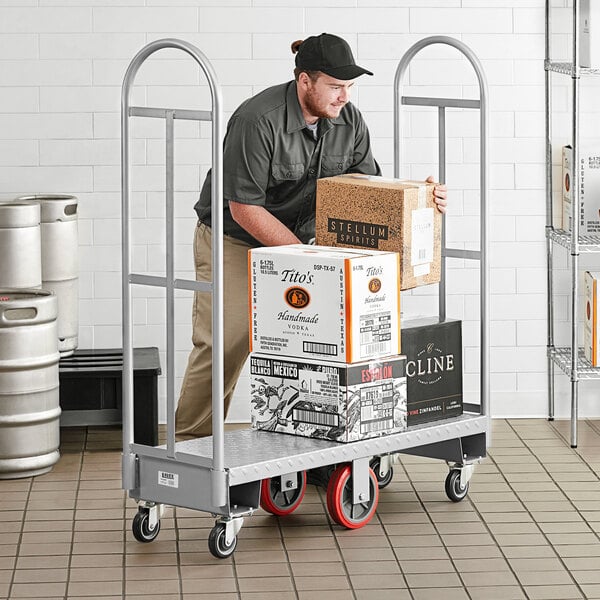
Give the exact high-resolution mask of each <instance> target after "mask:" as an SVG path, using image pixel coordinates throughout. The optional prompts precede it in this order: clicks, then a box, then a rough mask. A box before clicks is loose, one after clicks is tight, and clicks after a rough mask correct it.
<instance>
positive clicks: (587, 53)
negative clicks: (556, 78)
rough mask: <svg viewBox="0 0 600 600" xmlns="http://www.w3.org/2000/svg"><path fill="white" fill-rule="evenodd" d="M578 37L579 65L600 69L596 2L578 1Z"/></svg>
mask: <svg viewBox="0 0 600 600" xmlns="http://www.w3.org/2000/svg"><path fill="white" fill-rule="evenodd" d="M594 33H595V35H594ZM579 36H580V37H579V64H580V65H581V66H582V67H588V68H600V39H599V38H600V4H598V2H597V0H580V4H579Z"/></svg>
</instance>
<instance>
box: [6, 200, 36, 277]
mask: <svg viewBox="0 0 600 600" xmlns="http://www.w3.org/2000/svg"><path fill="white" fill-rule="evenodd" d="M40 240H41V233H40V207H39V206H38V205H36V204H31V203H28V202H20V201H17V202H10V203H4V202H2V203H0V286H2V287H6V288H37V287H40V286H41V285H42V266H41V241H40Z"/></svg>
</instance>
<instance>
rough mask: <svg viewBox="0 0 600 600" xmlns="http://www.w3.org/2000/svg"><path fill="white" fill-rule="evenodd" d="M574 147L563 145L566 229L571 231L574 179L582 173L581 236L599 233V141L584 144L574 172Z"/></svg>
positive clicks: (580, 189)
mask: <svg viewBox="0 0 600 600" xmlns="http://www.w3.org/2000/svg"><path fill="white" fill-rule="evenodd" d="M574 168H575V166H574V165H573V155H572V148H571V146H564V147H563V177H562V179H563V183H562V188H563V193H562V197H563V229H564V230H565V231H572V230H573V227H572V223H571V203H572V198H573V189H572V188H573V179H574V177H575V176H576V175H577V176H579V185H580V187H579V235H591V236H600V142H599V143H598V144H596V145H595V146H590V145H582V146H581V147H580V149H579V166H578V171H577V173H575V172H574Z"/></svg>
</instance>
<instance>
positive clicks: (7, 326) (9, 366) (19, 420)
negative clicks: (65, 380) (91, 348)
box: [0, 288, 60, 479]
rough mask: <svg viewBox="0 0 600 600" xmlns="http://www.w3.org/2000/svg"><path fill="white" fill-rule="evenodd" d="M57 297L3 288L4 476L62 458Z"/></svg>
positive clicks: (0, 400)
mask: <svg viewBox="0 0 600 600" xmlns="http://www.w3.org/2000/svg"><path fill="white" fill-rule="evenodd" d="M56 316H57V299H56V296H55V295H54V294H52V293H51V292H48V291H46V290H34V289H31V290H12V289H6V290H5V289H1V288H0V479H12V478H17V477H30V476H32V475H40V474H41V473H46V472H47V471H49V470H50V469H51V468H52V466H53V465H54V464H55V463H56V461H58V458H59V451H58V449H59V444H60V430H59V418H60V404H59V388H58V384H59V379H58V360H59V358H60V355H59V353H58V342H57V339H58V336H57V331H56Z"/></svg>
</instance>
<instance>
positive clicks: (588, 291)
mask: <svg viewBox="0 0 600 600" xmlns="http://www.w3.org/2000/svg"><path fill="white" fill-rule="evenodd" d="M599 277H600V273H598V272H591V271H586V272H585V274H584V277H583V290H584V311H583V351H584V354H585V357H586V358H587V359H588V360H589V361H590V363H592V366H593V367H598V366H600V348H599V346H598V341H599V340H598V333H599V331H598V329H599V328H600V322H599V320H598V278H599Z"/></svg>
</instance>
